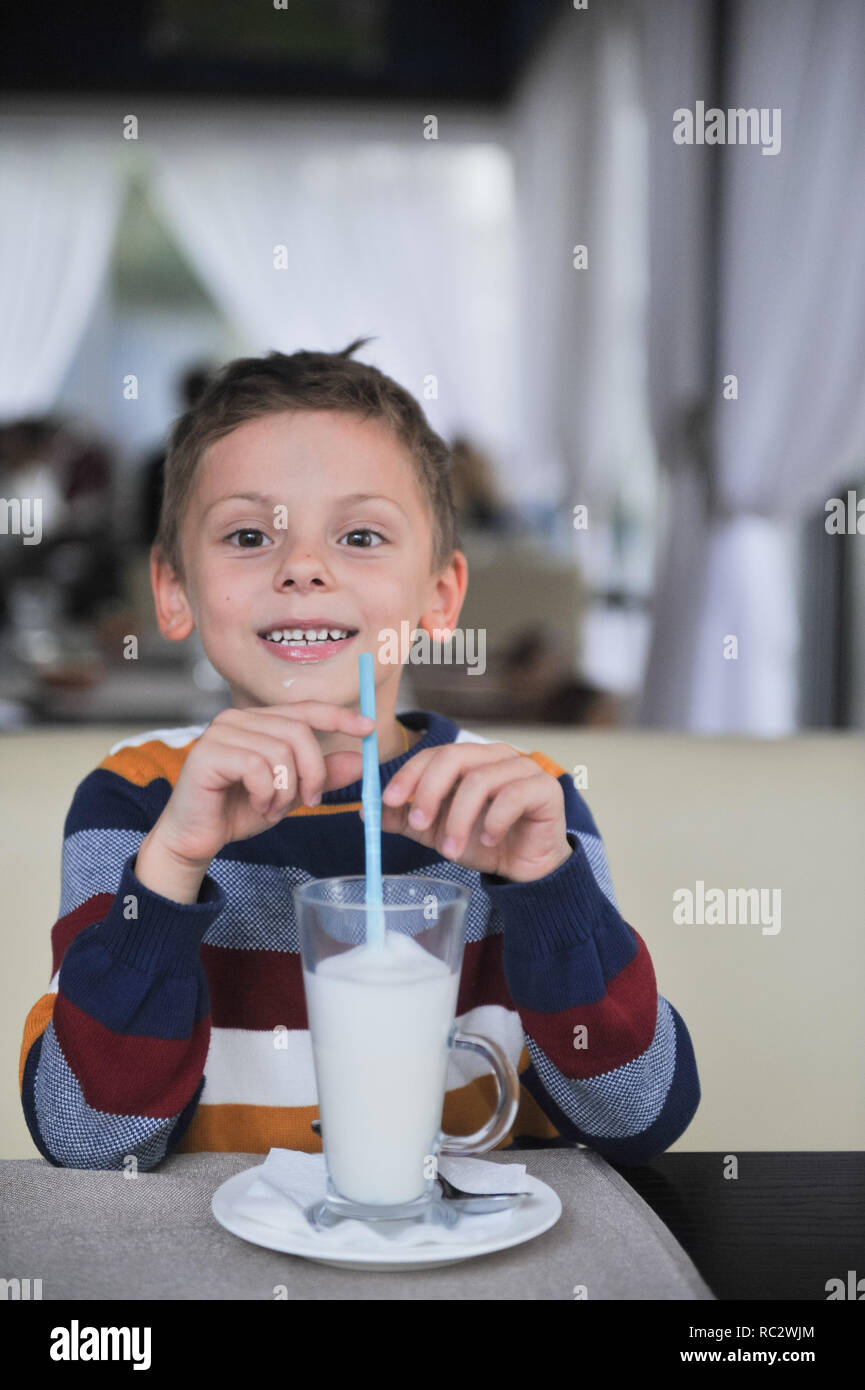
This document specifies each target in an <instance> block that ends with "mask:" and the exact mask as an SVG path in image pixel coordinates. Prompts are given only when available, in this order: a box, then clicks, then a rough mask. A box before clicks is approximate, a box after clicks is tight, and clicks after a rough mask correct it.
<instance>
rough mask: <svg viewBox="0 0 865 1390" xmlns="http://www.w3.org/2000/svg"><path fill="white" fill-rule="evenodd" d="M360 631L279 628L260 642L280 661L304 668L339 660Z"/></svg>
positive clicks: (350, 629) (353, 628)
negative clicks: (306, 665) (297, 664)
mask: <svg viewBox="0 0 865 1390" xmlns="http://www.w3.org/2000/svg"><path fill="white" fill-rule="evenodd" d="M357 631H358V629H357V628H356V627H342V628H338V627H328V628H325V627H318V628H312V627H310V628H275V629H273V630H271V631H269V632H260V633H259V634H258V640H259V642H262V643H263V644H264V646H266V647H267V649H268V650H269V651H270V652H271V653H272V655H273V656H275V657H276V658H277V660H278V661H291V662H295V663H298V662H299V663H301V664H302V663H304V662H317V661H326V660H327V659H328V658H329V657H332V656H337V655H338V654H339V653H340V652H341V651H342V650H343V648H345V647H347V646H348V645H349V643H350V642H351V641H352V640H353V638H355V637H356V636H357ZM295 634H297V635H295Z"/></svg>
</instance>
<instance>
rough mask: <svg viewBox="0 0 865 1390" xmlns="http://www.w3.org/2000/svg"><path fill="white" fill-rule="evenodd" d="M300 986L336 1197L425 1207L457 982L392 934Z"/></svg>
mask: <svg viewBox="0 0 865 1390" xmlns="http://www.w3.org/2000/svg"><path fill="white" fill-rule="evenodd" d="M303 983H304V989H305V991H306V1003H307V1012H308V1015H309V1026H310V1033H311V1035H312V1053H313V1061H314V1063H315V1075H316V1082H317V1086H318V1098H319V1111H320V1115H321V1128H322V1135H323V1138H324V1145H325V1150H326V1153H327V1165H328V1171H329V1173H330V1176H331V1178H332V1180H333V1182H334V1184H335V1186H336V1189H337V1191H338V1192H339V1193H340V1195H341V1196H343V1197H347V1198H349V1199H350V1200H352V1201H355V1202H368V1203H371V1204H377V1205H386V1204H388V1203H392V1202H408V1201H412V1200H414V1198H416V1197H420V1196H421V1195H422V1194H423V1192H424V1188H425V1183H426V1177H425V1173H424V1160H425V1159H426V1157H427V1155H429V1154H430V1153H431V1152H432V1146H433V1144H434V1142H435V1139H436V1138H437V1136H438V1133H439V1129H440V1128H441V1117H442V1095H443V1092H444V1086H445V1077H446V1073H447V1064H448V1036H449V1034H450V1030H451V1026H452V1024H453V1021H454V1013H455V1010H456V1002H457V990H458V988H459V974H458V973H457V974H452V973H451V971H450V970H449V969H448V967H447V965H446V964H445V963H444V961H441V960H439V959H437V957H435V956H432V955H430V953H429V952H428V951H426V950H425V949H424V947H423V946H420V945H419V944H418V943H417V942H416V941H414V940H413V939H412V938H411V937H410V936H404V935H402V934H401V933H399V932H395V931H386V932H385V937H384V944H383V945H382V946H375V945H370V944H369V943H368V942H365V943H364V944H363V945H361V946H354V947H352V948H351V949H350V950H348V951H343V952H342V953H341V954H339V955H334V956H328V957H327V958H326V959H325V960H323V961H321V962H320V963H319V965H318V967H317V969H316V970H315V971H314V972H312V973H311V972H309V971H307V970H304V972H303Z"/></svg>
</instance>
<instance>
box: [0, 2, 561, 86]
mask: <svg viewBox="0 0 865 1390" xmlns="http://www.w3.org/2000/svg"><path fill="white" fill-rule="evenodd" d="M277 5H279V8H276V6H277ZM560 5H561V0H138V3H135V4H129V3H128V0H127V3H121V4H118V3H117V0H6V3H5V5H4V8H3V14H2V20H0V24H2V33H0V84H2V87H3V88H4V89H5V91H6V92H18V93H25V92H29V93H35V92H45V93H52V92H53V93H64V94H69V95H71V94H72V93H76V94H79V95H81V96H90V95H93V94H97V93H103V92H105V93H108V92H117V93H124V94H127V95H128V94H131V93H133V92H134V93H135V94H151V93H153V94H159V93H164V94H171V95H172V96H184V95H189V96H198V97H200V96H219V97H227V98H229V99H230V98H231V97H233V96H237V97H244V98H247V99H248V98H249V97H250V96H256V97H272V98H276V97H279V98H283V99H284V98H289V99H291V98H293V97H296V98H301V99H305V100H307V101H308V100H309V99H310V98H316V99H319V98H321V99H325V100H326V99H328V98H331V99H334V100H346V99H353V98H363V97H366V98H369V99H375V100H400V101H405V100H413V99H418V100H422V101H424V102H426V101H429V100H432V99H439V100H446V99H447V100H455V101H460V102H466V103H473V102H476V103H484V104H497V103H503V102H506V101H507V99H508V97H509V96H510V94H511V92H512V91H513V88H514V85H515V83H516V80H517V78H518V76H519V73H520V71H521V69H522V67H523V64H524V63H525V61H526V59H527V57H528V55H529V53H530V52H531V51H532V49H533V48H534V46H535V44H536V43H537V42H538V39H539V37H540V34H541V33H542V31H543V29H544V27H545V25H546V24H547V23H548V21H549V20H550V18H551V16H552V14H553V13H554V12H555V11H556V10H557V9H559V8H560Z"/></svg>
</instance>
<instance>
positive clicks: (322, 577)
mask: <svg viewBox="0 0 865 1390" xmlns="http://www.w3.org/2000/svg"><path fill="white" fill-rule="evenodd" d="M329 583H330V574H329V572H328V570H327V566H326V565H325V564H324V561H323V560H322V559H321V557H320V556H319V555H318V554H317V553H316V550H315V548H314V547H313V546H311V545H309V544H300V543H298V544H296V545H295V546H293V547H292V549H291V550H290V551H289V552H288V553H286V554H284V555H283V556H282V558H281V560H280V563H279V566H278V567H277V571H276V575H275V577H274V588H275V589H288V588H298V589H307V588H313V587H318V588H322V587H325V588H326V587H327V585H328V584H329Z"/></svg>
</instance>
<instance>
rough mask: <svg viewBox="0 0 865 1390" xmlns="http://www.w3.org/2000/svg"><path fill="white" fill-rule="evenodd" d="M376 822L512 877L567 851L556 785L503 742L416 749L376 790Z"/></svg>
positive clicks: (543, 868)
mask: <svg viewBox="0 0 865 1390" xmlns="http://www.w3.org/2000/svg"><path fill="white" fill-rule="evenodd" d="M409 800H410V801H411V805H409V804H408V803H409ZM418 813H420V815H421V816H422V817H423V819H422V823H421V824H420V825H416V824H414V823H413V821H412V819H411V817H415V816H417V814H418ZM381 828H382V830H385V831H388V832H389V833H390V834H396V835H407V836H409V838H410V839H412V840H417V841H418V842H419V843H420V844H422V845H427V846H428V847H429V848H430V849H437V850H438V852H439V853H440V854H441V855H443V857H444V858H445V859H451V860H453V861H454V863H456V864H462V865H463V866H464V867H465V868H467V869H476V870H478V872H479V873H485V874H498V875H500V876H501V877H502V878H508V879H511V880H513V881H514V882H515V883H529V882H531V881H533V880H534V879H537V878H543V877H544V876H545V875H546V874H549V873H552V872H553V870H554V869H557V868H558V867H559V865H560V864H563V863H564V862H565V860H566V859H569V858H570V856H571V853H572V850H571V846H570V845H569V843H568V840H567V838H566V825H565V795H564V792H563V791H562V788H561V786H560V785H559V783H558V782H557V780H556V778H555V777H553V776H552V775H551V774H550V773H549V772H544V771H543V770H542V769H541V768H539V767H538V765H537V763H536V762H534V761H533V760H532V759H531V758H528V757H526V756H525V755H524V754H521V753H518V752H517V751H516V749H515V748H512V747H511V746H510V744H508V743H448V744H445V745H443V746H442V747H439V748H426V749H424V751H423V752H422V753H416V754H415V756H414V757H413V758H410V759H409V760H408V762H406V763H404V764H403V766H402V767H401V768H400V770H399V772H397V773H395V774H394V776H393V777H392V778H391V779H390V781H389V782H388V784H387V786H386V787H385V789H384V791H383V792H382V808H381Z"/></svg>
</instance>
